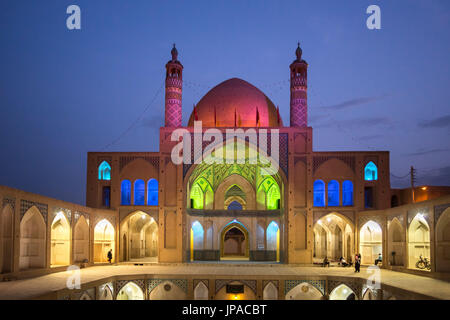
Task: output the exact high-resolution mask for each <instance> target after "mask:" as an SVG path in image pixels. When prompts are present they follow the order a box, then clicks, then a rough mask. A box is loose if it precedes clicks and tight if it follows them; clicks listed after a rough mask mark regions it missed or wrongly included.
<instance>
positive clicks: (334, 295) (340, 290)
mask: <svg viewBox="0 0 450 320" xmlns="http://www.w3.org/2000/svg"><path fill="white" fill-rule="evenodd" d="M356 298H357V296H356V293H355V292H353V290H352V289H351V288H350V287H349V286H347V285H346V284H340V285H339V286H337V287H336V288H334V289H333V291H331V293H330V300H356Z"/></svg>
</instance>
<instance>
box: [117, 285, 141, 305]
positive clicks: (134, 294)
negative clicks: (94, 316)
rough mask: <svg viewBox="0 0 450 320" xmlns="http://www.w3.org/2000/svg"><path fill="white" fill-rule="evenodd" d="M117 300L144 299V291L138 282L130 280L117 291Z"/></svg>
mask: <svg viewBox="0 0 450 320" xmlns="http://www.w3.org/2000/svg"><path fill="white" fill-rule="evenodd" d="M116 300H144V292H143V291H142V289H141V288H140V287H139V286H138V285H137V284H136V283H134V282H133V281H130V282H128V283H127V284H126V285H124V286H123V287H122V289H120V291H119V292H118V293H117V297H116Z"/></svg>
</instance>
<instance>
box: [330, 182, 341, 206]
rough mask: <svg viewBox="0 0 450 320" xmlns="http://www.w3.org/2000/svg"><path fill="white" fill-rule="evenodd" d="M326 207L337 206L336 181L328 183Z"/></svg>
mask: <svg viewBox="0 0 450 320" xmlns="http://www.w3.org/2000/svg"><path fill="white" fill-rule="evenodd" d="M328 206H329V207H337V206H339V182H337V181H336V180H331V181H330V182H328Z"/></svg>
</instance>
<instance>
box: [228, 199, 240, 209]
mask: <svg viewBox="0 0 450 320" xmlns="http://www.w3.org/2000/svg"><path fill="white" fill-rule="evenodd" d="M228 210H242V204H241V203H240V202H239V201H236V200H234V201H232V202H231V203H230V204H229V205H228Z"/></svg>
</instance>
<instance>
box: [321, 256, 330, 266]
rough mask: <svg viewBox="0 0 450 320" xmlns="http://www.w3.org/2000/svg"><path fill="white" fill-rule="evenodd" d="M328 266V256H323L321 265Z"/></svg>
mask: <svg viewBox="0 0 450 320" xmlns="http://www.w3.org/2000/svg"><path fill="white" fill-rule="evenodd" d="M326 266H328V267H330V261H328V258H327V257H325V259H323V263H322V267H326Z"/></svg>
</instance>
